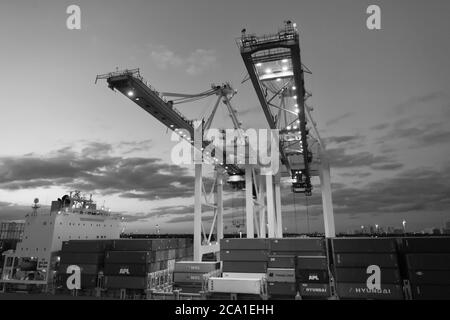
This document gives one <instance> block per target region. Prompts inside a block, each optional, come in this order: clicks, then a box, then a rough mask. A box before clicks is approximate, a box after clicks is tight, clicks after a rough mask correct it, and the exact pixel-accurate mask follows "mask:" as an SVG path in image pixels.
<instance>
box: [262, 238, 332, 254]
mask: <svg viewBox="0 0 450 320" xmlns="http://www.w3.org/2000/svg"><path fill="white" fill-rule="evenodd" d="M270 250H271V251H315V252H318V251H319V252H326V246H325V240H324V239H322V238H317V239H307V238H285V239H272V240H270Z"/></svg>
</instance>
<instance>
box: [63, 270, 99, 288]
mask: <svg viewBox="0 0 450 320" xmlns="http://www.w3.org/2000/svg"><path fill="white" fill-rule="evenodd" d="M69 276H70V275H69V274H65V273H60V274H58V275H57V276H56V285H57V286H58V287H61V289H67V290H68V288H67V279H68V278H69ZM80 280H81V281H80V285H81V290H83V289H92V288H96V287H97V276H96V275H90V274H81V279H80Z"/></svg>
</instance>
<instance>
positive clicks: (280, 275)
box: [267, 268, 295, 283]
mask: <svg viewBox="0 0 450 320" xmlns="http://www.w3.org/2000/svg"><path fill="white" fill-rule="evenodd" d="M267 280H268V281H269V282H288V283H295V269H294V268H291V269H281V268H267Z"/></svg>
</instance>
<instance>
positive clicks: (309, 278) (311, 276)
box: [296, 270, 330, 283]
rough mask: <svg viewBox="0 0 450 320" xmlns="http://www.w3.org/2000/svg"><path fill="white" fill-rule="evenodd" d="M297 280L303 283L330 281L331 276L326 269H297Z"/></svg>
mask: <svg viewBox="0 0 450 320" xmlns="http://www.w3.org/2000/svg"><path fill="white" fill-rule="evenodd" d="M296 275H297V281H298V282H301V283H329V281H330V276H329V274H328V271H326V270H297V274H296Z"/></svg>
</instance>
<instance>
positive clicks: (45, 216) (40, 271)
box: [0, 191, 122, 286]
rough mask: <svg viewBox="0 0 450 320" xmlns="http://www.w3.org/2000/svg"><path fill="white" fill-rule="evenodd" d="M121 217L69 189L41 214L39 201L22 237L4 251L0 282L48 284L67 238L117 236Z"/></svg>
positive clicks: (33, 209) (93, 238)
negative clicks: (46, 211) (10, 248)
mask: <svg viewBox="0 0 450 320" xmlns="http://www.w3.org/2000/svg"><path fill="white" fill-rule="evenodd" d="M121 230H122V218H121V217H119V216H116V215H112V214H111V212H110V210H109V209H107V208H105V207H100V208H97V204H96V203H95V202H94V201H93V200H92V196H90V197H89V198H87V197H84V196H82V195H81V193H80V191H73V192H70V193H69V194H68V195H64V196H63V197H62V198H60V199H58V200H56V201H53V202H52V204H51V208H50V212H49V213H41V212H40V210H39V204H38V200H37V199H36V200H35V204H34V206H33V207H32V212H31V213H30V214H28V215H27V216H26V217H25V229H24V233H23V237H22V240H21V241H20V242H19V243H18V244H17V247H16V250H15V251H8V252H5V253H4V255H5V259H4V266H3V272H2V276H1V279H0V283H5V284H7V283H10V284H26V285H28V284H30V285H44V286H45V285H47V284H48V283H50V282H51V280H52V276H53V274H54V270H55V266H56V264H57V263H58V261H59V257H58V253H59V251H60V250H61V247H62V243H63V242H64V241H68V240H99V239H104V240H106V239H118V238H119V237H120V233H121Z"/></svg>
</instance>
